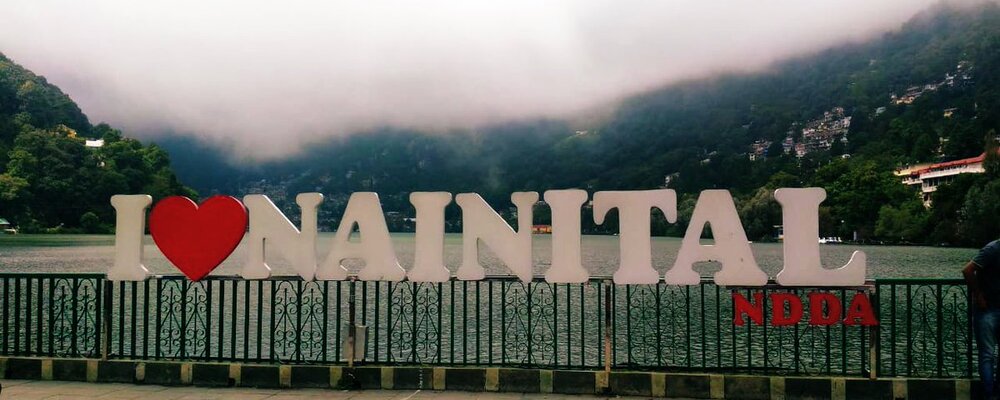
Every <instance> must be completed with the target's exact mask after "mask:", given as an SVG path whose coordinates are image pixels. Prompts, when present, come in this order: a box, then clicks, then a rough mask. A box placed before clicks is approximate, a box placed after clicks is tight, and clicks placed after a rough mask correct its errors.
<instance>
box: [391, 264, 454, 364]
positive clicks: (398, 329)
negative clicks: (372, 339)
mask: <svg viewBox="0 0 1000 400" xmlns="http://www.w3.org/2000/svg"><path fill="white" fill-rule="evenodd" d="M389 296H390V300H389V308H390V311H389V313H390V315H391V319H390V321H389V325H390V332H391V334H390V338H389V356H390V357H391V359H392V360H395V361H400V362H413V363H425V364H433V363H437V362H439V361H440V360H439V358H438V356H439V355H440V351H439V350H440V347H439V343H440V340H441V327H440V316H441V314H440V307H439V304H440V302H441V300H442V299H441V291H440V286H439V285H438V284H436V283H419V282H403V283H398V284H393V285H391V288H390V291H389Z"/></svg>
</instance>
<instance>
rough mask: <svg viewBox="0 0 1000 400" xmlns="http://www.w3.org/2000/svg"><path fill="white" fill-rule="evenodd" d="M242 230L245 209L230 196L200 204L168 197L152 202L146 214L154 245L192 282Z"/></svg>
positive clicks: (228, 248)
mask: <svg viewBox="0 0 1000 400" xmlns="http://www.w3.org/2000/svg"><path fill="white" fill-rule="evenodd" d="M246 230H247V209H246V208H245V207H243V203H240V201H239V200H237V199H236V198H234V197H231V196H213V197H210V198H209V199H208V200H205V201H204V202H202V203H201V206H199V205H197V204H195V202H193V201H191V199H189V198H187V197H183V196H171V197H167V198H165V199H163V200H160V201H159V202H158V203H156V207H154V208H153V212H151V213H150V215H149V232H150V233H151V234H152V235H153V241H154V242H156V246H157V247H159V248H160V251H161V252H163V255H164V256H166V257H167V259H168V260H170V262H172V263H173V264H174V265H175V266H177V269H179V270H181V272H183V273H184V275H187V277H188V279H191V280H192V281H198V280H200V279H201V278H204V277H205V276H206V275H208V273H209V272H212V270H213V269H215V268H216V267H218V266H219V264H222V262H223V261H225V259H226V257H229V255H230V254H232V252H233V250H235V249H236V246H238V245H239V244H240V240H242V239H243V235H244V234H245V233H246Z"/></svg>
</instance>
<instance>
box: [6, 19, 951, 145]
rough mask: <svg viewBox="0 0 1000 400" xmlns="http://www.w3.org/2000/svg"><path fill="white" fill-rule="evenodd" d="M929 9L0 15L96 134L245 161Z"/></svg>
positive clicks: (879, 28) (731, 64)
mask: <svg viewBox="0 0 1000 400" xmlns="http://www.w3.org/2000/svg"><path fill="white" fill-rule="evenodd" d="M931 3H932V0H884V1H883V0H880V1H868V0H822V1H801V0H775V1H770V0H769V1H736V0H730V1H714V2H713V1H643V0H634V1H600V0H590V1H568V0H567V1H516V0H507V1H495V0H494V1H420V2H412V1H378V0H375V1H370V0H369V1H337V2H320V1H281V2H278V1H271V2H264V1H213V2H204V1H170V2H166V1H161V2H150V1H141V2H129V1H92V2H74V1H44V0H43V1H37V0H25V1H13V2H11V1H7V2H4V3H3V5H0V52H3V53H5V54H6V55H7V56H9V57H10V58H12V59H13V60H14V61H15V62H18V63H20V64H22V65H24V66H25V67H27V68H29V69H31V70H33V71H34V72H35V73H38V74H41V75H44V76H46V77H47V78H48V79H49V80H50V81H51V82H53V83H54V84H56V85H58V86H60V87H61V88H62V89H63V90H64V91H66V92H67V93H68V94H69V95H70V96H71V97H73V99H74V100H76V101H77V102H78V103H79V104H80V106H81V107H82V108H83V110H84V112H85V113H87V115H88V116H89V117H90V118H91V120H92V121H94V122H98V121H106V122H109V123H111V124H112V125H114V126H117V127H120V128H123V129H125V130H126V131H127V132H129V134H132V135H136V136H140V137H148V136H150V135H155V134H161V133H162V132H183V133H186V134H193V135H197V136H199V137H201V138H204V139H205V140H206V141H208V142H212V143H216V144H219V145H224V146H227V147H229V148H230V149H231V150H232V154H234V155H238V156H249V157H253V158H260V159H264V158H273V157H281V156H286V155H289V154H291V153H294V152H295V151H298V150H300V148H301V147H302V146H303V145H304V144H305V143H308V142H310V141H316V140H321V139H322V138H324V137H328V136H333V135H344V134H348V133H351V132H353V131H358V130H363V129H365V128H370V127H374V126H380V125H394V126H399V127H413V128H419V129H427V130H435V129H448V128H464V127H471V126H475V125H480V124H486V123H491V122H497V121H501V120H505V119H520V118H531V117H540V116H550V117H561V116H569V115H574V114H576V113H580V112H584V111H585V110H589V109H591V108H594V107H597V106H600V105H603V104H609V103H612V102H613V101H614V100H615V99H618V98H621V97H622V96H627V95H629V94H632V93H635V92H638V91H642V90H647V89H649V88H652V87H656V86H661V85H664V84H668V83H670V82H673V81H677V80H680V79H688V78H695V77H700V76H706V75H710V74H713V73H718V72H724V71H745V70H753V69H759V68H763V67H765V66H767V65H768V64H769V63H771V62H774V61H776V60H779V59H782V58H786V57H789V56H793V55H796V54H801V53H804V52H810V51H815V50H817V49H819V48H822V47H826V46H831V45H835V44H838V43H842V42H845V41H850V40H861V39H864V38H867V37H871V36H872V35H876V34H878V33H881V32H884V31H888V30H891V29H896V28H898V27H899V26H900V24H901V23H902V22H904V21H906V20H907V19H908V18H910V17H912V16H913V15H914V14H915V13H916V12H918V11H920V10H922V9H924V8H926V7H927V6H929V5H930V4H931Z"/></svg>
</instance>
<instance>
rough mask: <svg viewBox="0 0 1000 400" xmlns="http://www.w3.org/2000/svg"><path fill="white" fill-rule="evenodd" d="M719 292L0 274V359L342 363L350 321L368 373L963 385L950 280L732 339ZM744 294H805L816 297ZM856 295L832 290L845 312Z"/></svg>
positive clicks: (967, 345)
mask: <svg viewBox="0 0 1000 400" xmlns="http://www.w3.org/2000/svg"><path fill="white" fill-rule="evenodd" d="M734 290H735V291H740V292H743V293H744V294H745V295H747V296H748V297H749V292H750V291H751V290H750V289H732V288H725V287H719V286H716V285H714V284H711V283H709V282H704V283H702V284H701V285H696V286H669V285H665V284H662V283H661V284H657V285H630V286H618V285H613V284H611V282H610V280H608V279H593V280H591V281H590V282H588V283H584V284H548V283H545V282H544V281H540V280H536V281H535V282H532V283H530V284H524V283H522V282H520V281H517V280H514V279H511V278H501V277H492V278H488V279H486V280H483V281H450V282H443V283H413V282H400V283H391V282H355V281H319V282H304V281H302V280H300V279H299V278H297V277H277V278H272V279H268V280H260V281H247V280H243V279H240V278H238V277H227V276H212V277H210V278H208V279H205V280H203V281H200V282H195V283H192V282H189V281H187V280H186V279H184V278H183V277H181V276H159V277H154V278H150V279H148V280H146V281H142V282H111V281H107V280H105V279H104V276H103V275H94V274H91V275H80V274H74V275H70V274H62V275H49V274H2V275H0V291H2V294H3V299H2V316H0V323H2V326H0V328H2V331H0V354H2V355H6V356H48V357H74V358H78V357H85V358H102V357H107V358H111V359H139V360H202V361H235V362H241V363H296V364H302V363H316V364H334V363H343V362H345V357H346V355H345V348H344V342H345V339H346V336H347V327H348V325H349V316H350V315H351V314H352V313H351V311H352V310H353V311H354V315H355V323H356V324H358V325H363V326H365V327H366V332H367V334H366V335H365V337H364V338H363V339H364V340H363V342H364V344H365V350H364V358H363V360H362V361H361V362H365V363H373V364H424V365H487V366H516V367H542V368H560V369H573V368H590V369H593V368H603V367H604V366H605V362H606V361H611V363H610V364H611V365H612V366H613V368H622V369H658V370H690V371H724V372H749V373H768V374H789V375H864V376H869V375H870V374H871V373H872V371H871V369H872V366H873V365H874V366H875V368H876V371H875V373H877V374H878V375H887V376H913V377H968V376H972V372H973V370H974V368H973V366H974V361H975V360H974V354H975V353H974V348H973V346H974V343H973V340H972V333H971V332H972V331H971V329H970V318H969V315H968V307H967V305H968V298H967V294H966V291H965V287H964V286H963V285H962V282H961V281H960V280H898V279H895V280H878V281H876V283H875V284H874V285H873V286H871V287H868V288H863V289H862V290H868V291H869V292H870V293H871V295H872V300H873V302H874V305H875V308H876V312H877V314H878V317H879V320H880V321H881V325H880V326H878V327H876V328H864V327H858V326H846V325H842V324H838V325H833V326H812V325H808V324H806V323H805V321H803V322H802V323H799V324H796V325H793V326H787V327H773V326H768V325H767V324H765V325H762V326H758V325H754V324H747V325H745V326H735V325H734V324H733V301H732V292H733V291H734ZM753 290H763V291H764V292H765V294H766V293H768V292H772V291H780V292H788V293H794V294H798V295H799V296H800V297H805V294H806V293H807V292H810V291H815V290H818V289H789V288H778V287H766V288H763V289H753ZM856 290H857V289H852V290H846V289H836V290H831V292H833V293H834V294H837V295H838V296H839V298H841V299H843V301H845V302H846V301H849V299H850V296H851V295H852V294H853V293H854V292H855V291H856ZM765 298H766V297H765ZM845 306H846V304H845ZM769 308H770V307H765V309H766V310H767V309H769ZM845 308H846V307H845ZM768 313H769V310H768ZM606 338H607V339H606ZM605 340H608V341H609V342H610V349H611V350H610V353H611V354H606V353H605ZM607 357H610V359H608V358H607Z"/></svg>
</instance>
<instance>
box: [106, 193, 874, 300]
mask: <svg viewBox="0 0 1000 400" xmlns="http://www.w3.org/2000/svg"><path fill="white" fill-rule="evenodd" d="M774 197H775V199H777V201H778V203H780V204H781V209H782V220H783V224H784V232H785V239H784V245H783V246H784V250H783V254H784V263H785V265H784V267H783V269H782V270H781V272H780V273H778V275H777V276H776V278H775V279H776V281H777V282H778V284H779V285H784V286H860V285H862V284H864V281H865V270H866V265H865V254H864V253H863V252H861V251H855V252H854V254H853V255H852V257H851V260H850V261H849V262H848V263H847V264H846V265H844V266H842V267H840V268H836V269H828V268H824V267H823V266H822V264H821V263H820V255H819V240H818V239H819V204H820V203H821V202H822V201H823V200H824V199H825V198H826V191H825V190H823V189H822V188H799V189H787V188H785V189H778V190H776V191H775V192H774ZM538 200H539V195H538V193H537V192H518V193H514V194H512V195H511V202H512V203H513V204H514V205H515V206H516V207H517V229H516V230H515V229H514V228H513V227H511V226H510V225H509V224H508V223H507V222H506V221H504V220H503V218H501V217H500V215H499V214H497V212H496V211H495V210H494V209H493V208H491V207H490V206H489V204H487V203H486V201H484V200H483V198H482V197H480V196H479V195H478V194H475V193H461V194H458V195H456V196H454V201H455V202H456V203H458V206H459V207H460V208H461V210H462V221H463V224H462V227H463V231H462V241H463V244H462V250H463V251H462V263H461V265H460V266H459V267H458V269H457V271H456V274H455V275H456V277H457V279H459V280H480V279H483V278H484V277H485V269H484V268H483V266H482V265H481V264H480V263H479V246H478V245H479V243H480V242H482V243H483V244H485V245H486V246H488V247H489V248H490V249H491V250H492V251H493V252H494V253H495V254H496V255H497V257H499V258H500V260H501V261H503V263H504V264H505V265H506V267H507V268H508V269H509V270H510V271H511V272H512V273H513V274H514V275H516V276H517V277H519V278H520V279H521V280H522V281H524V282H529V281H531V279H532V267H533V265H532V258H531V239H532V231H531V227H532V207H533V206H534V205H535V203H537V202H538ZM544 200H545V203H546V204H547V205H548V206H549V207H550V208H551V211H552V264H551V266H550V267H549V269H548V270H547V271H546V272H545V280H546V281H548V282H550V283H579V282H585V281H587V280H588V279H589V278H590V273H589V272H588V271H587V269H586V268H584V267H583V265H582V263H581V256H580V248H581V245H580V243H581V233H580V225H581V220H580V219H581V217H580V211H581V208H582V207H583V205H584V204H585V203H586V202H587V200H588V194H587V192H586V191H583V190H577V189H569V190H549V191H546V192H545V193H544ZM322 201H323V195H322V194H319V193H302V194H299V195H298V196H297V197H296V203H297V204H298V205H299V207H300V208H301V213H302V218H301V221H302V223H301V225H300V226H299V227H296V226H295V225H294V224H293V223H292V222H291V221H289V220H288V218H287V217H286V216H285V215H284V214H282V212H281V211H280V210H278V208H277V207H276V206H275V205H274V203H273V202H271V200H270V199H268V198H267V196H264V195H248V196H245V197H244V198H243V201H242V203H241V202H240V201H239V200H236V199H234V198H232V197H224V196H216V197H213V198H210V199H208V200H206V201H205V202H203V203H202V205H201V206H200V207H199V206H198V205H197V204H194V202H192V201H190V200H188V199H186V198H181V197H173V198H167V199H164V200H162V201H160V202H159V203H158V204H157V206H156V207H155V208H154V209H153V212H152V213H151V215H150V231H151V232H152V234H153V238H154V241H156V244H157V246H159V247H160V249H161V250H162V251H163V252H164V254H165V255H167V258H168V259H170V260H171V262H173V263H174V264H175V265H177V266H178V268H180V269H181V270H182V272H184V273H185V274H186V275H188V277H190V278H191V279H193V280H197V279H201V278H202V277H204V276H205V275H207V274H208V273H209V272H211V270H212V269H214V268H215V267H216V266H218V265H219V264H221V263H222V261H224V260H225V258H226V257H228V255H229V254H230V253H231V252H232V250H233V249H234V248H235V247H236V245H237V244H239V242H240V240H242V239H243V237H244V234H245V235H247V238H246V240H247V246H248V256H247V259H246V262H245V263H244V265H243V271H242V276H243V277H244V278H246V279H264V278H268V277H269V276H270V275H271V268H270V267H268V265H267V262H266V260H265V257H264V254H265V253H264V250H265V246H266V247H268V248H276V249H278V251H280V252H281V254H282V255H284V257H285V259H287V260H289V261H290V263H291V264H292V267H293V269H294V270H295V271H296V273H298V275H299V276H301V277H302V278H303V279H305V280H307V281H310V280H314V279H318V280H344V279H348V278H349V275H348V270H347V268H346V267H344V265H343V261H344V260H347V259H360V260H362V261H364V268H362V269H361V271H359V272H358V274H357V277H356V278H357V279H360V280H388V281H400V280H403V279H404V278H405V279H407V280H410V281H415V282H443V281H447V280H449V279H451V272H450V270H449V269H448V268H447V267H446V266H445V263H444V210H445V207H446V206H447V205H448V204H450V203H451V202H452V194H451V193H447V192H415V193H411V194H410V203H412V204H413V207H414V208H415V209H416V234H415V242H416V252H415V254H414V265H413V267H412V268H411V269H410V270H409V271H407V270H404V269H403V268H402V267H401V266H400V265H399V261H398V260H397V258H396V254H395V251H394V249H393V246H392V241H391V239H390V236H389V230H388V227H387V226H386V223H385V217H384V215H383V213H382V207H381V205H380V203H379V199H378V195H377V194H375V193H371V192H360V193H354V194H352V195H351V197H350V200H349V201H348V203H347V208H346V210H345V211H344V215H343V218H342V219H341V223H340V227H339V229H338V230H337V233H336V235H335V236H334V238H333V242H332V244H331V246H330V251H329V253H328V254H327V255H326V257H325V258H324V259H322V260H320V259H318V258H317V256H316V239H317V232H318V230H317V214H318V209H319V206H320V204H321V203H322ZM111 204H112V205H113V206H114V208H115V210H116V212H117V226H116V232H115V252H116V253H115V262H114V265H113V266H112V267H111V269H110V270H109V271H108V279H111V280H142V279H145V278H146V277H147V276H148V274H149V272H148V270H147V269H146V267H145V266H144V265H143V263H142V258H143V257H142V248H143V247H142V238H143V234H144V233H145V220H146V210H147V209H148V208H149V206H150V205H151V204H152V198H151V197H150V196H148V195H117V196H113V197H112V199H111ZM244 207H245V208H244ZM653 208H657V209H659V210H660V211H662V212H663V215H664V216H665V217H666V220H667V221H669V222H676V220H677V195H676V193H675V192H674V191H673V190H670V189H659V190H637V191H603V192H597V193H595V194H594V197H593V210H594V222H595V223H598V224H601V223H603V222H604V217H605V215H606V214H607V213H608V212H609V211H610V210H611V209H618V214H619V231H620V235H619V241H620V255H621V261H620V264H619V266H618V269H617V271H616V272H615V273H614V282H615V283H616V284H653V283H657V282H659V280H660V278H661V277H660V274H659V273H657V272H656V270H655V269H653V265H652V246H651V243H650V212H651V210H652V209H653ZM183 223H196V224H198V226H193V227H192V226H187V227H186V228H187V230H184V231H182V230H179V229H175V228H174V227H175V226H181V225H183ZM355 224H356V225H357V226H358V230H359V232H360V237H361V240H360V241H358V242H352V241H350V240H349V239H350V234H351V230H352V227H353V226H354V225H355ZM705 224H711V227H712V235H713V237H714V245H703V244H701V243H700V242H699V238H700V236H701V232H702V230H703V229H704V226H705ZM247 226H249V230H248V231H247V229H246V227H247ZM168 253H169V254H168ZM703 261H718V262H719V263H720V264H722V268H721V269H720V270H719V271H718V272H716V273H715V275H714V280H715V283H716V284H718V285H723V286H763V285H765V284H767V282H768V276H767V274H766V273H765V272H764V271H763V270H761V269H760V267H758V266H757V262H756V260H755V259H754V256H753V253H752V252H751V250H750V245H749V244H748V242H747V238H746V234H745V232H744V230H743V226H742V224H741V222H740V219H739V215H738V214H737V212H736V206H735V204H734V203H733V198H732V196H731V195H730V194H729V192H728V191H725V190H706V191H703V192H701V194H700V195H699V197H698V202H697V204H696V205H695V208H694V212H693V214H692V215H691V221H690V224H689V225H688V229H687V232H686V233H685V236H684V239H683V241H682V242H681V247H680V250H679V251H678V254H677V258H676V261H675V262H674V265H673V267H672V268H670V269H669V270H668V271H667V272H666V274H665V275H664V276H663V279H664V281H665V282H666V283H667V284H674V285H696V284H699V283H700V275H699V274H698V273H697V272H696V271H694V269H693V266H694V264H695V263H697V262H703Z"/></svg>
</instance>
